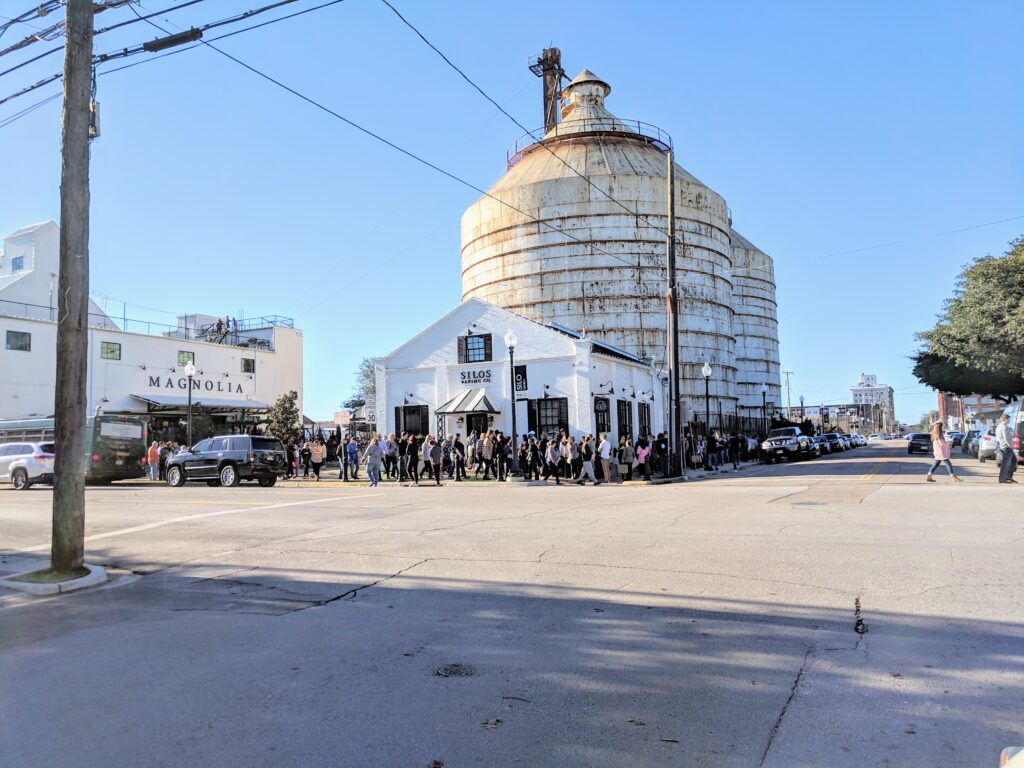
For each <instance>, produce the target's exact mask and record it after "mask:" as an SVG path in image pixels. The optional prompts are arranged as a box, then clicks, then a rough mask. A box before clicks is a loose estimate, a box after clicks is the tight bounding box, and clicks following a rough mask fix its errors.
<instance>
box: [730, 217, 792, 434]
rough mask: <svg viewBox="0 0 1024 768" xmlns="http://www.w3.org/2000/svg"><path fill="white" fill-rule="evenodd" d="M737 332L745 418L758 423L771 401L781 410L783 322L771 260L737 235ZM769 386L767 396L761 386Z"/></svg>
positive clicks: (734, 271)
mask: <svg viewBox="0 0 1024 768" xmlns="http://www.w3.org/2000/svg"><path fill="white" fill-rule="evenodd" d="M732 284H733V309H734V310H735V314H734V315H733V333H734V335H735V336H736V369H737V371H736V395H737V398H738V399H739V402H738V406H737V407H738V410H739V415H740V416H742V417H746V418H748V419H751V420H752V421H753V422H755V423H756V422H757V421H758V420H759V419H760V418H761V409H762V405H763V404H764V403H765V402H766V401H767V402H770V403H775V404H776V405H780V404H781V402H782V386H781V380H780V376H779V369H780V366H779V323H778V319H777V314H776V302H775V265H774V264H773V263H772V259H771V257H770V256H769V255H768V254H767V253H765V252H764V251H762V250H761V249H760V248H758V247H757V246H756V245H754V244H753V243H751V242H750V241H749V240H747V239H746V238H745V237H743V235H741V234H740V233H739V232H737V231H736V230H735V229H734V230H732ZM763 384H767V385H768V388H767V392H766V393H765V396H764V397H762V394H761V386H762V385H763Z"/></svg>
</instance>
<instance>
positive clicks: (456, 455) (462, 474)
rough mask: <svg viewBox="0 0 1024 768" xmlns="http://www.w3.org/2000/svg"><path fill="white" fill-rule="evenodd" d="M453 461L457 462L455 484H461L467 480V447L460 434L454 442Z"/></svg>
mask: <svg viewBox="0 0 1024 768" xmlns="http://www.w3.org/2000/svg"><path fill="white" fill-rule="evenodd" d="M452 459H453V460H454V462H455V482H457V483H460V482H462V481H463V480H465V479H466V446H465V444H463V442H462V435H460V434H459V433H458V432H456V433H455V440H454V441H453V442H452Z"/></svg>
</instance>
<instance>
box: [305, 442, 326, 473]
mask: <svg viewBox="0 0 1024 768" xmlns="http://www.w3.org/2000/svg"><path fill="white" fill-rule="evenodd" d="M325 458H327V447H326V446H325V445H324V444H323V443H321V442H320V440H314V441H313V447H312V448H310V449H309V462H310V464H312V465H313V475H314V477H316V481H317V482H318V483H319V482H320V467H321V466H322V465H323V463H324V459H325Z"/></svg>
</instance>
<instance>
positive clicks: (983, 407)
mask: <svg viewBox="0 0 1024 768" xmlns="http://www.w3.org/2000/svg"><path fill="white" fill-rule="evenodd" d="M938 399H939V409H938V420H939V421H941V422H942V423H943V424H945V425H946V427H947V428H948V429H972V428H978V427H976V426H975V425H978V426H982V425H983V426H985V427H994V426H995V425H996V422H997V421H999V416H1000V415H1001V414H1002V412H1003V409H1004V408H1005V407H1006V403H1004V402H1003V401H1002V400H996V399H995V398H994V397H989V396H988V395H964V396H963V397H957V396H956V395H948V394H946V393H945V392H939V393H938Z"/></svg>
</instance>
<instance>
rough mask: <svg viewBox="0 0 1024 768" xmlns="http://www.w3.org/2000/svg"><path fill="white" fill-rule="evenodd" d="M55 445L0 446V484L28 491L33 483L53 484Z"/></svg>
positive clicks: (22, 444)
mask: <svg viewBox="0 0 1024 768" xmlns="http://www.w3.org/2000/svg"><path fill="white" fill-rule="evenodd" d="M53 458H54V456H53V443H6V444H4V445H0V483H12V484H13V485H14V488H15V490H18V491H24V490H27V489H28V488H29V487H31V485H32V484H33V483H50V484H52V483H53Z"/></svg>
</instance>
